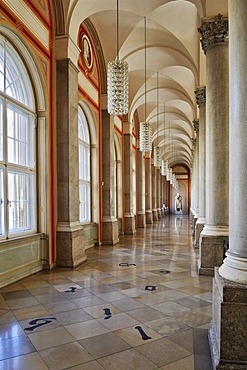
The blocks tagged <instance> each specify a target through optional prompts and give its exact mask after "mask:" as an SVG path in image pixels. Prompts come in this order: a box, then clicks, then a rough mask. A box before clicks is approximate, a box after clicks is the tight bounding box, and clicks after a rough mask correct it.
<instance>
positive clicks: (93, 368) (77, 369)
mask: <svg viewBox="0 0 247 370" xmlns="http://www.w3.org/2000/svg"><path fill="white" fill-rule="evenodd" d="M67 369H68V370H105V369H104V368H103V367H102V366H101V365H100V364H99V363H98V362H97V361H90V362H87V363H85V364H81V365H77V366H73V367H70V368H67Z"/></svg>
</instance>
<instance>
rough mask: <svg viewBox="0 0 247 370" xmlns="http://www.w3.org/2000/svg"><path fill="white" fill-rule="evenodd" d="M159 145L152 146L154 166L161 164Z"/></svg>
mask: <svg viewBox="0 0 247 370" xmlns="http://www.w3.org/2000/svg"><path fill="white" fill-rule="evenodd" d="M160 149H161V148H160V147H158V146H156V147H155V148H154V167H160V166H161V156H160Z"/></svg>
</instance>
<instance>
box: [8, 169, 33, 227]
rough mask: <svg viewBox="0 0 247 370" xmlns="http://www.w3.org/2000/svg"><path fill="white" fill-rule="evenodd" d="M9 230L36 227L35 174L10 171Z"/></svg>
mask: <svg viewBox="0 0 247 370" xmlns="http://www.w3.org/2000/svg"><path fill="white" fill-rule="evenodd" d="M8 183H9V189H8V207H9V232H10V233H11V234H13V233H18V232H20V231H25V230H33V229H34V205H35V201H34V200H35V189H34V175H30V174H23V173H19V172H10V173H9V175H8Z"/></svg>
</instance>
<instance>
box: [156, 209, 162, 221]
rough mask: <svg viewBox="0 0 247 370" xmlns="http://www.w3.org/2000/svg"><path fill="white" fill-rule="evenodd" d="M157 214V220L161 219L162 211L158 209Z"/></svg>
mask: <svg viewBox="0 0 247 370" xmlns="http://www.w3.org/2000/svg"><path fill="white" fill-rule="evenodd" d="M157 212H158V219H159V220H160V219H161V218H162V211H161V209H160V208H158V209H157Z"/></svg>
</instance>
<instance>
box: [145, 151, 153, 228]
mask: <svg viewBox="0 0 247 370" xmlns="http://www.w3.org/2000/svg"><path fill="white" fill-rule="evenodd" d="M145 206H146V223H147V224H152V223H153V213H152V174H151V153H150V152H146V154H145Z"/></svg>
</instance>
